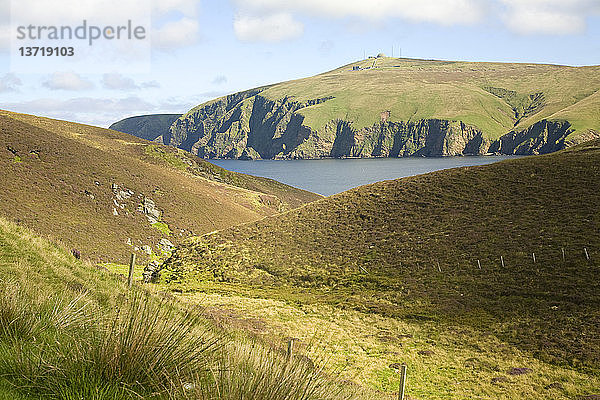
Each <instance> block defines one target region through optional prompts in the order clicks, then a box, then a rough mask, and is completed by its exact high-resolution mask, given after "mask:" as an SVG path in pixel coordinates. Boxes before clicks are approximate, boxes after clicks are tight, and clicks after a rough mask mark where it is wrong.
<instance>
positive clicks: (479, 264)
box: [477, 260, 481, 269]
mask: <svg viewBox="0 0 600 400" xmlns="http://www.w3.org/2000/svg"><path fill="white" fill-rule="evenodd" d="M477 266H478V267H479V269H481V262H479V260H477Z"/></svg>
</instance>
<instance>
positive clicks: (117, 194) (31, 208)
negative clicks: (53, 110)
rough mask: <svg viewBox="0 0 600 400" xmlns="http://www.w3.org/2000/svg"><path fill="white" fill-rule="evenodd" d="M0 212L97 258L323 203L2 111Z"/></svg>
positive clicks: (164, 150)
mask: <svg viewBox="0 0 600 400" xmlns="http://www.w3.org/2000/svg"><path fill="white" fill-rule="evenodd" d="M0 169H1V170H2V174H0V184H1V185H2V191H0V215H1V216H4V217H7V218H9V219H11V220H13V221H15V222H18V223H20V224H23V225H26V226H28V227H30V228H32V229H34V230H35V231H36V232H38V233H40V234H44V235H49V236H50V237H51V238H52V239H54V240H60V241H62V242H64V243H65V244H66V245H68V246H70V247H72V248H76V249H79V250H80V251H81V252H82V255H83V256H84V257H85V258H89V259H92V260H95V261H99V260H103V261H114V260H121V261H124V260H127V257H128V254H129V252H131V251H132V250H136V249H137V250H138V254H139V255H140V256H144V257H147V256H145V253H144V252H142V248H144V246H149V247H146V248H145V249H146V250H147V249H151V251H152V252H153V253H156V254H160V253H161V249H160V248H159V247H157V245H158V244H159V242H160V240H161V239H166V240H168V241H170V242H172V243H174V244H176V243H177V242H178V241H180V240H181V239H182V238H184V237H187V236H189V235H191V234H200V233H206V232H210V231H213V230H217V229H222V228H225V227H228V226H232V225H235V224H239V223H242V222H248V221H253V220H257V219H260V218H262V217H264V216H266V215H272V214H275V213H278V212H280V211H283V210H286V209H291V208H294V207H297V206H299V205H301V204H304V203H305V202H308V201H312V200H315V199H317V198H319V197H320V196H318V195H315V194H312V193H309V192H306V191H302V190H298V189H295V188H292V187H290V186H287V185H284V184H281V183H279V182H275V181H273V180H270V179H264V178H257V177H253V176H248V175H243V174H238V173H233V172H229V171H226V170H224V169H222V168H220V167H217V166H215V165H212V164H210V163H208V162H206V161H204V160H200V159H198V158H197V157H195V156H192V155H190V154H189V153H186V152H184V151H181V150H177V149H173V148H171V147H167V146H163V145H159V144H153V143H151V142H147V141H145V140H142V139H138V138H135V137H132V136H130V135H126V134H123V133H120V132H116V131H112V130H108V129H102V128H96V127H92V126H87V125H81V124H75V123H71V122H66V121H59V120H53V119H48V118H41V117H36V116H32V115H25V114H16V113H11V112H7V111H2V112H0Z"/></svg>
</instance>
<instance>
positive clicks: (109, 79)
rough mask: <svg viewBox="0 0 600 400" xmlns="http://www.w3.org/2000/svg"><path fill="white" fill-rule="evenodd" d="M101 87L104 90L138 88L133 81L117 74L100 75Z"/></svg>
mask: <svg viewBox="0 0 600 400" xmlns="http://www.w3.org/2000/svg"><path fill="white" fill-rule="evenodd" d="M102 86H104V88H106V89H114V90H135V89H139V88H140V87H139V86H138V85H136V83H135V82H134V80H133V79H131V78H128V77H126V76H123V75H121V74H119V73H118V72H111V73H108V74H104V75H102Z"/></svg>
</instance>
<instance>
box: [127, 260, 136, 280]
mask: <svg viewBox="0 0 600 400" xmlns="http://www.w3.org/2000/svg"><path fill="white" fill-rule="evenodd" d="M134 267H135V253H131V258H130V259H129V276H128V277H127V285H128V286H129V287H131V285H132V284H133V268H134Z"/></svg>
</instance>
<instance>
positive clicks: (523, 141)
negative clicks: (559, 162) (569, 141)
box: [491, 120, 571, 155]
mask: <svg viewBox="0 0 600 400" xmlns="http://www.w3.org/2000/svg"><path fill="white" fill-rule="evenodd" d="M570 128H571V124H569V123H568V122H549V121H546V120H542V121H539V122H536V123H535V124H533V125H532V126H530V127H529V128H528V129H525V130H523V131H520V132H510V133H508V134H506V135H504V136H502V137H501V138H500V140H498V141H496V142H495V143H494V146H493V147H492V149H491V150H492V151H493V152H498V153H502V154H522V155H527V154H545V153H551V152H553V151H558V150H562V149H564V148H565V147H566V145H565V139H566V137H567V135H568V134H569V130H570ZM496 146H497V147H498V148H495V147H496Z"/></svg>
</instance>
